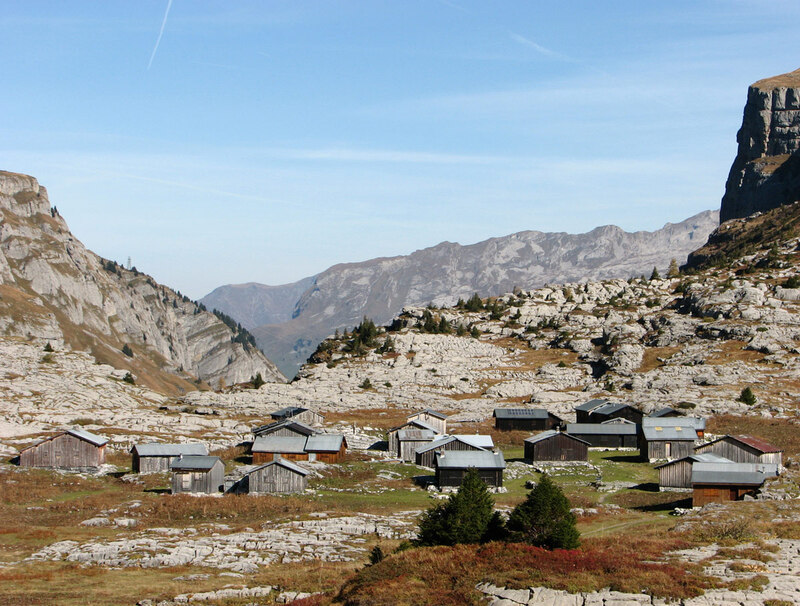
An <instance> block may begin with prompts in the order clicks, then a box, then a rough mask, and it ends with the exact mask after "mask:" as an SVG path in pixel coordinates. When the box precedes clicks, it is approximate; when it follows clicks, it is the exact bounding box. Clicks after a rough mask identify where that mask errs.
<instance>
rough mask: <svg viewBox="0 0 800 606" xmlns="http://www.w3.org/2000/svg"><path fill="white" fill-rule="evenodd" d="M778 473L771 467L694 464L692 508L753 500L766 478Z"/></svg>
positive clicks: (735, 464)
mask: <svg viewBox="0 0 800 606" xmlns="http://www.w3.org/2000/svg"><path fill="white" fill-rule="evenodd" d="M777 473H778V467H777V465H775V464H774V463H695V464H694V466H693V467H692V507H702V506H703V505H707V504H708V503H724V502H726V501H739V500H741V499H743V498H744V496H745V495H750V496H753V495H755V494H756V492H757V491H758V489H759V488H761V486H762V484H764V481H765V480H766V479H767V478H770V477H774V476H776V475H777Z"/></svg>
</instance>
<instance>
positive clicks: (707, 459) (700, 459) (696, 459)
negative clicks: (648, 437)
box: [654, 452, 733, 469]
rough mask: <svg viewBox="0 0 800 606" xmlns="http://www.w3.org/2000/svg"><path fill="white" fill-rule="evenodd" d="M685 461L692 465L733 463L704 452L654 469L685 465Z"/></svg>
mask: <svg viewBox="0 0 800 606" xmlns="http://www.w3.org/2000/svg"><path fill="white" fill-rule="evenodd" d="M685 461H691V462H692V465H694V464H695V463H733V461H731V460H730V459H726V458H725V457H722V456H720V455H716V454H714V453H711V452H704V453H701V454H691V455H688V456H685V457H682V458H680V459H675V460H674V461H667V462H666V463H662V464H661V465H656V466H655V468H654V469H661V468H662V467H668V466H669V465H675V464H676V463H683V462H685Z"/></svg>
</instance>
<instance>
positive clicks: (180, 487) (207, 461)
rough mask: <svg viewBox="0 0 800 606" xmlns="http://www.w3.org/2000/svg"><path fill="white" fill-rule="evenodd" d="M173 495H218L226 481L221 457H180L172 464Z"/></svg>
mask: <svg viewBox="0 0 800 606" xmlns="http://www.w3.org/2000/svg"><path fill="white" fill-rule="evenodd" d="M169 468H170V470H171V471H172V494H178V493H182V492H185V493H191V494H216V493H218V492H220V491H221V490H222V487H223V483H224V481H225V466H224V465H223V464H222V459H220V458H219V457H203V456H188V457H178V458H177V459H175V460H174V461H172V463H171V464H170V467H169Z"/></svg>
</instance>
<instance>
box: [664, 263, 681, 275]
mask: <svg viewBox="0 0 800 606" xmlns="http://www.w3.org/2000/svg"><path fill="white" fill-rule="evenodd" d="M680 276H681V270H680V269H679V268H678V262H677V261H676V260H675V259H672V260H671V261H670V262H669V269H668V270H667V277H668V278H680Z"/></svg>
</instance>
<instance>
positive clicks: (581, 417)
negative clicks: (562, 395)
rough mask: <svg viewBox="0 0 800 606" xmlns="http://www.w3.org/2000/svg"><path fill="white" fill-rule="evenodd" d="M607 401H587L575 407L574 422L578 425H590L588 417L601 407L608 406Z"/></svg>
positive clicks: (599, 399) (598, 399)
mask: <svg viewBox="0 0 800 606" xmlns="http://www.w3.org/2000/svg"><path fill="white" fill-rule="evenodd" d="M608 403H609V402H608V400H604V399H602V398H595V399H593V400H589V401H588V402H584V403H583V404H580V405H579V406H576V407H575V420H576V421H577V422H578V423H592V421H591V420H590V415H591V414H592V411H594V410H597V409H598V408H600V407H601V406H605V405H606V404H608Z"/></svg>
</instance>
